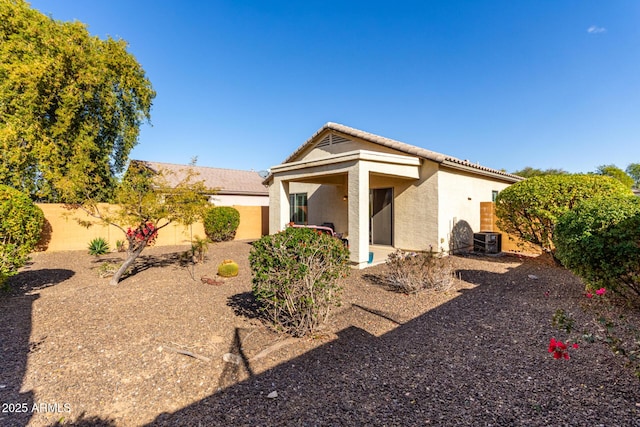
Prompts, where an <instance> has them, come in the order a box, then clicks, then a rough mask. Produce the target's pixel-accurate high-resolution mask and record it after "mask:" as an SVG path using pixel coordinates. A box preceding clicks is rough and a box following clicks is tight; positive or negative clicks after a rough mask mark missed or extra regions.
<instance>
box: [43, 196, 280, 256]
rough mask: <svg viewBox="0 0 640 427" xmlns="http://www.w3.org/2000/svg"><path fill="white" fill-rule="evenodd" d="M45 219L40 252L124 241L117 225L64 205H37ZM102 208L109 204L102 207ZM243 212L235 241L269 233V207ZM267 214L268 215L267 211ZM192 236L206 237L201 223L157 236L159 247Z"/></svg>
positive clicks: (240, 208) (171, 228) (173, 228)
mask: <svg viewBox="0 0 640 427" xmlns="http://www.w3.org/2000/svg"><path fill="white" fill-rule="evenodd" d="M37 205H38V206H39V207H40V209H42V211H43V213H44V216H45V220H46V221H45V229H44V231H43V238H42V239H41V245H40V246H41V249H43V250H45V251H48V252H54V251H69V250H85V249H87V246H88V245H89V242H90V241H91V240H92V239H94V238H96V237H102V238H104V239H105V240H107V241H108V242H109V247H110V248H112V249H115V248H116V241H117V240H124V235H123V233H122V231H121V230H119V229H118V228H116V227H114V226H108V225H104V224H102V223H100V221H98V220H96V219H95V218H92V217H90V216H89V215H87V214H86V213H84V212H83V211H81V210H69V209H66V208H65V207H64V205H61V204H54V203H38V204H37ZM100 206H101V208H102V209H105V208H107V207H108V206H109V205H106V204H102V205H100ZM234 207H235V208H236V209H238V211H239V212H240V225H239V226H238V230H237V231H236V240H241V239H257V238H260V237H261V236H262V235H264V234H266V231H267V230H266V226H265V225H266V223H268V208H267V207H262V206H234ZM265 211H266V212H265ZM77 219H80V220H83V221H91V222H93V225H92V226H91V227H89V228H86V227H84V226H82V225H80V224H79V223H78V221H77ZM191 233H193V236H199V237H204V236H205V232H204V227H203V225H202V223H200V222H198V223H195V224H193V226H192V227H185V226H183V225H179V224H170V225H168V226H167V227H165V228H163V229H162V230H161V231H160V232H159V233H158V238H157V240H156V245H158V246H168V245H188V244H189V242H190V241H191Z"/></svg>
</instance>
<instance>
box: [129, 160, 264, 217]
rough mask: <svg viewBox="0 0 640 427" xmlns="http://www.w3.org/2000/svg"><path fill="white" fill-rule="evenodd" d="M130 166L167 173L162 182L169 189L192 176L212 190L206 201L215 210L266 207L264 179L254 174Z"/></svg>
mask: <svg viewBox="0 0 640 427" xmlns="http://www.w3.org/2000/svg"><path fill="white" fill-rule="evenodd" d="M131 162H132V163H133V162H135V163H139V164H142V165H143V166H144V167H146V168H148V169H150V170H151V171H152V172H154V173H158V172H160V171H165V172H168V174H167V176H166V178H167V179H168V181H169V184H170V185H177V184H178V183H179V182H180V181H181V180H183V179H184V178H185V173H186V172H187V170H189V171H191V172H193V173H194V174H195V175H196V177H195V180H196V181H202V182H203V184H204V186H205V187H206V188H210V189H213V190H215V191H214V192H213V193H212V194H210V195H208V197H209V201H210V202H211V203H213V204H215V205H216V206H269V192H268V190H267V188H266V187H265V186H264V185H263V184H262V181H263V180H264V178H262V177H260V175H259V174H258V172H255V171H247V170H237V169H223V168H212V167H207V166H195V165H177V164H173V163H161V162H149V161H142V160H132V161H131Z"/></svg>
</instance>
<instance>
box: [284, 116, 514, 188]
mask: <svg viewBox="0 0 640 427" xmlns="http://www.w3.org/2000/svg"><path fill="white" fill-rule="evenodd" d="M327 130H330V131H335V132H338V133H341V134H343V135H347V136H352V137H355V138H359V139H361V140H364V141H368V142H372V143H374V144H379V145H382V146H385V147H389V148H393V149H394V150H398V151H401V152H403V153H407V154H411V155H414V156H418V157H422V158H424V159H428V160H432V161H434V162H437V163H441V164H443V165H446V166H449V167H453V168H457V169H466V170H469V171H470V172H473V171H477V172H478V173H483V172H484V173H489V174H493V175H501V176H503V177H505V178H506V179H507V180H509V181H512V182H517V181H521V180H523V179H524V178H522V177H520V176H518V175H513V174H510V173H507V172H503V171H500V170H497V169H492V168H488V167H485V166H481V165H479V164H477V163H472V162H469V161H468V160H460V159H457V158H455V157H452V156H447V155H445V154H441V153H437V152H435V151H431V150H427V149H425V148H421V147H416V146H415V145H410V144H406V143H404V142H400V141H396V140H394V139H390V138H385V137H383V136H379V135H375V134H373V133H369V132H365V131H362V130H358V129H355V128H352V127H349V126H345V125H341V124H338V123H332V122H328V123H326V124H325V125H324V126H323V127H321V128H320V129H319V130H318V131H317V132H316V133H314V134H313V136H311V138H309V139H308V140H307V141H306V142H305V143H304V144H302V145H301V146H300V147H298V149H296V151H294V152H293V154H291V155H290V156H289V157H288V158H287V159H286V160H285V161H284V162H283V163H289V162H291V161H293V160H294V159H295V158H296V157H297V156H298V155H299V154H301V153H302V152H303V151H304V150H305V149H306V148H307V147H308V146H310V145H311V144H313V142H314V139H315V138H316V137H317V136H318V135H320V134H321V133H323V132H325V131H327Z"/></svg>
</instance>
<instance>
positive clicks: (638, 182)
mask: <svg viewBox="0 0 640 427" xmlns="http://www.w3.org/2000/svg"><path fill="white" fill-rule="evenodd" d="M625 172H627V173H628V174H629V176H630V177H631V178H632V179H633V182H634V183H633V186H634V188H640V163H630V164H629V165H628V166H627V169H625Z"/></svg>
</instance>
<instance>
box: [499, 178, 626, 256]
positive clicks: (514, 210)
mask: <svg viewBox="0 0 640 427" xmlns="http://www.w3.org/2000/svg"><path fill="white" fill-rule="evenodd" d="M631 194H633V193H632V192H631V190H630V189H629V188H628V187H626V186H625V185H624V184H622V183H621V182H620V181H618V180H616V179H614V178H611V177H607V176H600V175H544V176H536V177H533V178H528V179H526V180H524V181H521V182H518V183H515V184H513V185H511V186H509V187H507V188H505V189H504V190H502V191H501V192H500V194H498V197H497V198H496V216H497V217H498V221H497V225H498V227H499V228H500V230H502V231H504V232H505V233H509V234H513V235H515V236H517V237H519V238H520V239H522V240H524V241H526V242H529V243H533V244H534V245H539V246H540V247H542V248H543V249H544V250H545V251H547V252H553V250H554V249H555V247H554V245H553V230H554V227H555V225H556V222H557V221H558V219H559V218H560V216H561V215H562V214H564V213H565V212H567V211H569V210H571V209H572V208H573V207H574V206H576V205H577V204H578V203H579V202H580V201H582V200H586V199H589V198H592V197H605V196H615V195H631Z"/></svg>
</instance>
